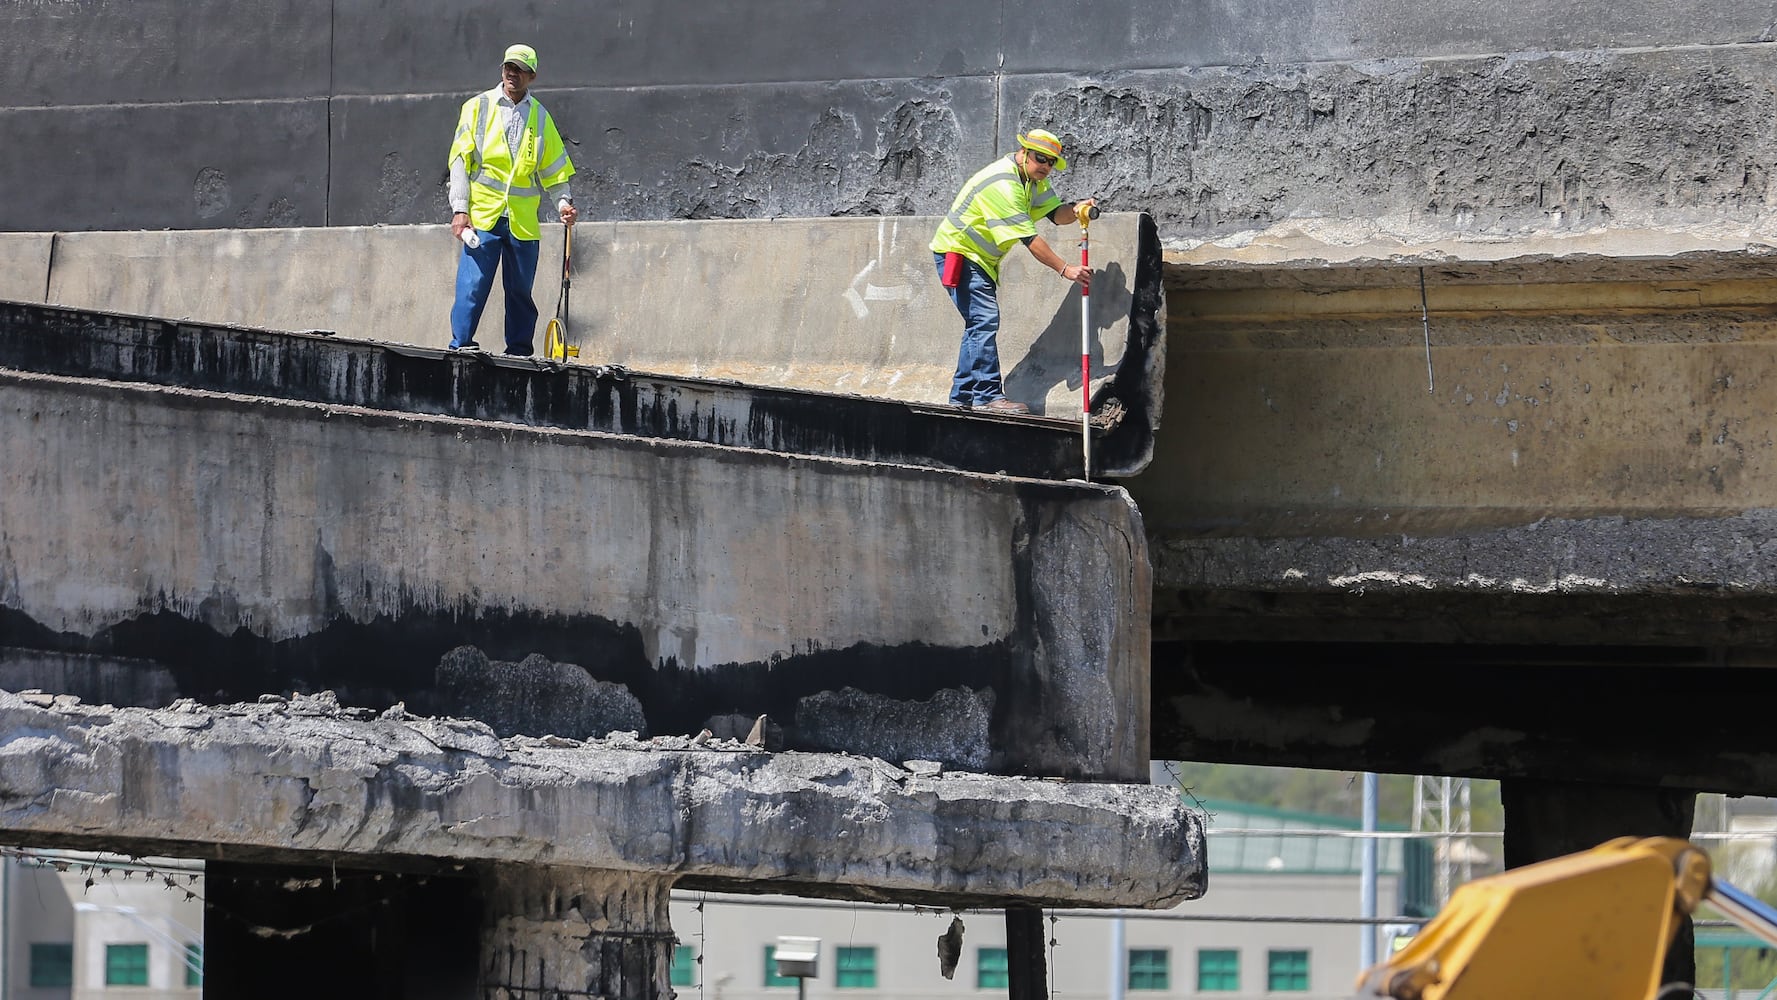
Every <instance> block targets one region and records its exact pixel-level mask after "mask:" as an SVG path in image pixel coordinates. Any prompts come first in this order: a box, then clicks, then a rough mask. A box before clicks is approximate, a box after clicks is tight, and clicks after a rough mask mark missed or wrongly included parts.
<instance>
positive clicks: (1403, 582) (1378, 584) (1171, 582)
mask: <svg viewBox="0 0 1777 1000" xmlns="http://www.w3.org/2000/svg"><path fill="white" fill-rule="evenodd" d="M1510 517H1516V518H1517V519H1519V520H1520V521H1521V522H1522V523H1505V519H1507V518H1510ZM1331 527H1337V528H1338V531H1337V532H1335V531H1333V530H1329V529H1330V528H1331ZM1774 528H1777V508H1764V509H1757V510H1732V511H1727V510H1724V511H1621V512H1611V513H1598V514H1595V515H1593V516H1571V517H1568V516H1559V515H1557V514H1555V513H1553V512H1549V511H1533V512H1526V511H1495V510H1485V509H1483V510H1471V511H1441V512H1415V511H1409V510H1392V511H1391V510H1381V509H1364V510H1347V511H1302V512H1295V511H1292V512H1288V513H1287V514H1286V513H1283V512H1271V513H1269V514H1262V515H1259V516H1254V517H1252V518H1251V519H1249V520H1247V521H1244V522H1242V523H1239V524H1235V525H1230V524H1226V523H1223V524H1220V525H1217V526H1216V527H1214V528H1213V529H1212V528H1204V530H1202V531H1200V532H1199V533H1197V534H1196V535H1194V536H1191V537H1176V536H1175V537H1171V538H1168V539H1167V540H1165V541H1161V542H1153V543H1151V546H1150V558H1151V559H1152V564H1153V572H1154V578H1155V580H1156V582H1157V584H1158V585H1160V586H1164V587H1174V588H1189V589H1244V590H1255V591H1259V590H1265V591H1276V592H1290V593H1316V592H1325V593H1345V594H1363V593H1366V592H1370V591H1388V590H1406V591H1452V592H1462V593H1496V594H1555V593H1577V594H1691V593H1697V592H1700V591H1701V592H1714V593H1722V594H1736V593H1737V594H1770V593H1777V568H1774V567H1773V566H1772V565H1771V564H1770V561H1769V560H1768V558H1766V556H1765V555H1764V551H1763V550H1764V546H1765V545H1766V544H1767V541H1768V539H1769V538H1770V537H1771V533H1772V531H1773V529H1774ZM1526 552H1543V553H1547V558H1545V559H1544V560H1542V561H1541V562H1539V563H1537V566H1538V568H1539V569H1540V570H1541V571H1542V573H1541V575H1539V576H1536V577H1534V578H1533V577H1530V576H1527V575H1526V574H1525V572H1524V569H1525V567H1526V565H1528V564H1527V563H1526V562H1525V561H1524V559H1523V558H1522V554H1523V553H1526Z"/></svg>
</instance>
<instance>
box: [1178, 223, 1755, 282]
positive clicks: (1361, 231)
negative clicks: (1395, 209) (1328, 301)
mask: <svg viewBox="0 0 1777 1000" xmlns="http://www.w3.org/2000/svg"><path fill="white" fill-rule="evenodd" d="M1773 255H1777V226H1771V227H1767V226H1758V227H1750V228H1749V227H1745V226H1736V225H1730V224H1710V225H1698V226H1691V227H1683V228H1671V229H1626V228H1624V229H1614V228H1608V227H1600V228H1596V229H1591V230H1587V231H1584V232H1572V231H1535V230H1531V231H1513V232H1498V233H1483V232H1475V233H1462V232H1451V231H1450V230H1449V229H1448V228H1441V227H1431V226H1424V225H1415V224H1413V223H1411V222H1409V221H1406V220H1399V219H1395V220H1390V219H1347V218H1319V219H1291V220H1289V221H1287V222H1284V223H1280V224H1278V225H1275V226H1271V227H1269V228H1266V229H1263V230H1247V231H1245V232H1241V233H1237V234H1234V235H1231V236H1223V237H1219V238H1214V239H1205V240H1172V241H1168V243H1167V244H1166V246H1165V251H1164V256H1165V261H1166V264H1167V265H1169V266H1173V267H1185V268H1191V269H1204V270H1210V271H1219V270H1231V271H1238V270H1248V269H1289V270H1306V269H1315V268H1354V269H1355V268H1366V267H1387V266H1393V267H1417V266H1431V265H1439V264H1478V263H1507V262H1516V263H1534V262H1538V261H1549V260H1563V259H1582V260H1583V259H1598V260H1608V259H1624V260H1644V261H1666V260H1682V259H1685V258H1709V257H1716V256H1739V257H1752V258H1766V257H1770V256H1773Z"/></svg>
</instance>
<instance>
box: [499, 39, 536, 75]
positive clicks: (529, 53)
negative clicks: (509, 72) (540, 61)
mask: <svg viewBox="0 0 1777 1000" xmlns="http://www.w3.org/2000/svg"><path fill="white" fill-rule="evenodd" d="M507 63H516V64H517V65H519V66H523V67H524V68H525V69H528V70H530V71H531V72H533V73H535V72H536V71H537V50H536V49H533V48H531V47H530V46H529V45H513V46H511V47H509V48H507V49H506V58H504V59H502V60H500V65H502V66H504V65H506V64H507Z"/></svg>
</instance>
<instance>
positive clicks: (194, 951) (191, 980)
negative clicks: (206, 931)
mask: <svg viewBox="0 0 1777 1000" xmlns="http://www.w3.org/2000/svg"><path fill="white" fill-rule="evenodd" d="M185 985H187V986H202V985H204V946H203V945H201V944H188V945H186V946H185Z"/></svg>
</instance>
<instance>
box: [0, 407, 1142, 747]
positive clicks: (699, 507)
mask: <svg viewBox="0 0 1777 1000" xmlns="http://www.w3.org/2000/svg"><path fill="white" fill-rule="evenodd" d="M0 381H3V382H4V385H3V391H0V400H3V402H0V468H4V469H5V470H6V477H5V479H6V493H5V498H4V503H3V504H0V645H4V646H11V647H17V648H24V649H30V648H36V649H42V650H45V651H46V652H47V653H52V654H53V655H55V656H57V657H63V656H65V655H66V654H68V653H91V654H102V655H104V656H107V657H124V658H135V659H136V660H137V661H138V665H139V666H140V667H141V668H142V669H144V670H146V669H148V668H150V667H157V666H158V667H165V668H166V669H167V670H168V671H170V672H171V673H172V675H173V676H174V678H175V679H176V680H177V684H178V687H179V690H180V691H181V693H183V694H187V695H195V696H199V697H202V698H205V699H209V698H212V697H214V696H215V695H216V694H217V693H218V692H232V693H234V694H235V695H236V696H238V697H241V698H248V699H250V698H251V697H253V696H255V695H257V694H258V693H260V692H263V691H276V690H288V689H290V688H292V687H295V688H297V689H319V688H323V687H326V688H333V689H335V690H338V691H340V692H341V697H342V698H343V699H346V700H347V701H348V702H349V703H353V704H373V705H374V704H379V703H381V704H387V703H390V702H392V701H394V700H407V701H408V702H409V703H410V704H413V705H415V706H422V705H424V706H430V707H431V708H433V709H436V710H440V711H456V710H459V708H458V707H457V706H453V705H452V704H451V703H450V701H449V697H448V690H447V689H448V688H449V687H450V683H451V679H452V678H458V679H461V678H465V677H467V678H472V679H473V680H474V683H476V684H481V683H484V682H486V683H492V682H491V681H486V678H489V677H494V676H505V675H512V676H515V677H531V678H532V680H530V681H515V682H514V684H515V686H516V688H517V690H518V694H517V695H514V694H513V693H512V692H511V691H508V692H505V693H504V694H502V693H499V692H484V693H482V694H479V695H477V697H476V699H475V701H476V703H475V705H474V706H473V707H474V708H475V709H476V714H477V717H480V718H490V719H491V718H500V717H503V716H506V715H523V714H524V712H523V711H521V710H519V709H511V710H510V711H508V710H507V709H503V708H502V707H501V705H502V704H503V703H504V702H503V701H502V699H510V698H512V697H519V698H521V700H523V701H524V703H525V704H526V705H530V706H532V707H536V706H542V707H543V708H544V709H548V708H550V707H551V702H552V701H553V700H557V699H565V698H568V697H570V696H572V697H573V698H576V699H578V698H581V697H590V695H587V693H586V692H585V691H584V690H583V689H584V687H585V685H586V683H587V682H586V681H585V680H584V678H585V677H586V676H587V675H590V676H591V677H593V678H595V679H597V680H598V681H600V682H605V683H608V684H611V685H616V686H617V687H618V689H621V690H622V691H627V692H628V693H627V694H619V692H618V690H617V689H613V690H612V691H611V692H610V693H609V697H611V698H617V699H618V700H619V701H623V700H631V701H632V702H633V703H634V704H637V705H638V706H639V709H640V711H641V712H642V713H643V714H644V715H645V717H646V719H647V722H646V724H645V725H646V728H650V729H652V730H654V731H657V732H666V733H682V734H690V733H693V732H696V731H697V729H698V728H700V727H703V726H706V725H713V724H716V723H712V721H711V720H712V719H713V718H714V717H716V716H719V715H723V714H725V713H737V712H738V713H743V714H745V715H747V716H748V717H749V718H750V717H751V716H752V715H754V714H764V713H770V714H771V715H772V716H773V717H774V719H775V720H777V722H778V724H779V725H781V726H782V727H784V728H785V729H786V730H787V731H788V733H789V739H790V741H791V744H792V745H799V746H804V747H808V746H811V745H812V746H814V747H815V748H821V742H822V739H824V738H828V739H830V738H834V737H822V736H821V735H820V734H823V733H838V734H841V735H840V736H839V737H838V738H841V739H842V740H843V742H841V743H839V744H836V745H834V748H846V749H860V746H861V744H860V742H859V741H865V743H866V744H868V745H869V746H871V747H874V748H876V749H877V750H878V752H879V753H880V755H883V756H890V755H891V754H899V755H905V756H908V757H929V758H931V759H937V760H948V761H950V762H952V763H953V764H956V765H958V766H969V767H970V769H976V770H981V769H992V770H1002V771H1030V772H1032V773H1041V774H1064V775H1074V776H1083V777H1110V778H1117V779H1119V780H1140V777H1141V776H1142V775H1144V774H1145V766H1146V763H1145V761H1146V756H1145V755H1146V691H1147V674H1146V663H1147V649H1148V611H1147V609H1148V603H1149V600H1150V588H1151V581H1150V580H1149V579H1148V575H1147V561H1146V551H1145V542H1144V538H1143V532H1142V528H1141V522H1140V518H1139V516H1138V514H1137V513H1136V511H1135V509H1134V507H1133V505H1132V504H1130V502H1129V500H1128V497H1127V496H1126V495H1125V494H1124V493H1122V491H1120V490H1117V489H1112V488H1104V487H1096V486H1086V485H1078V484H1055V483H1041V482H1035V481H1030V480H1016V479H1009V478H1006V477H994V476H972V475H966V474H958V473H935V472H931V471H926V470H917V469H910V468H906V467H896V466H875V465H868V464H864V463H857V462H844V461H836V460H820V459H808V458H791V457H786V456H782V455H776V454H771V453H765V452H745V451H739V450H735V449H725V448H718V447H712V446H705V445H695V444H684V443H673V442H662V441H647V440H641V439H635V438H622V437H610V436H605V435H601V434H596V433H589V432H570V431H547V430H541V429H536V428H526V427H520V426H517V425H511V424H494V423H478V422H473V421H465V420H457V419H453V418H445V417H423V416H415V415H401V414H391V413H387V412H378V411H366V410H357V409H353V408H349V407H337V406H322V405H316V404H300V403H287V402H278V401H272V400H266V399H259V398H252V397H240V396H227V395H220V394H214V393H205V392H198V391H194V390H181V389H158V388H147V387H131V386H125V385H122V384H119V383H105V382H85V381H81V380H70V379H65V378H57V377H51V376H33V375H25V374H20V373H12V374H7V375H5V376H4V378H3V379H0ZM459 646H474V647H476V650H478V652H473V653H468V654H465V653H461V652H459V653H456V654H452V653H451V650H453V649H455V648H456V647H459ZM533 654H543V656H544V657H545V658H546V660H547V661H552V662H555V663H561V664H572V665H574V666H577V667H580V668H584V672H582V671H580V670H570V671H568V674H569V675H570V676H569V679H572V678H580V679H579V680H578V681H575V682H574V683H572V684H570V683H569V682H568V680H564V679H562V678H560V677H556V676H555V675H554V674H552V673H551V671H550V669H549V668H548V665H547V663H546V662H542V661H539V663H530V662H529V661H528V660H527V658H528V657H531V656H532V655H533ZM464 656H468V657H469V659H468V660H465V659H464ZM490 659H491V660H493V661H498V662H503V663H507V665H506V666H504V667H499V666H495V667H490V664H489V661H490ZM507 661H511V662H507ZM517 661H526V663H524V664H519V663H518V662H517ZM15 665H19V664H15ZM22 666H24V667H29V666H30V664H22ZM514 670H516V671H518V673H517V674H512V671H514ZM503 672H504V673H503ZM564 684H566V685H567V686H566V687H563V686H562V685H564ZM551 692H554V694H551ZM817 694H819V695H822V697H821V698H818V699H817V698H814V697H813V696H815V695H817ZM599 697H600V698H604V697H606V696H604V695H600V696H599ZM460 710H467V707H466V706H464V707H462V708H461V709H460ZM910 718H914V719H917V720H919V721H917V722H909V721H908V720H909V719H910ZM621 728H630V726H628V725H625V726H622V727H621ZM527 731H528V730H527ZM558 731H559V730H558ZM872 734H873V735H872ZM871 741H873V742H871ZM862 752H869V751H868V750H864V751H862Z"/></svg>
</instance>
